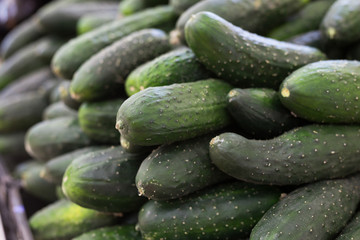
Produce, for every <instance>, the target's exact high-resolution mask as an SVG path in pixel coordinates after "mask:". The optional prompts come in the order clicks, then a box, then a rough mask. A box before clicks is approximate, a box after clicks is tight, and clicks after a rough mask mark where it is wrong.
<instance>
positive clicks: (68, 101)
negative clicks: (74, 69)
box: [57, 80, 81, 111]
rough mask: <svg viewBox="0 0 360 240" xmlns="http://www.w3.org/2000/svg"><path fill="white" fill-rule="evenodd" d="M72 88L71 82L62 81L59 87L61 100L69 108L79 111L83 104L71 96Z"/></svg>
mask: <svg viewBox="0 0 360 240" xmlns="http://www.w3.org/2000/svg"><path fill="white" fill-rule="evenodd" d="M70 86H71V82H70V81H68V80H63V81H61V82H60V84H59V85H58V86H57V87H58V88H59V94H60V100H61V101H62V102H63V103H64V104H65V105H66V106H68V107H69V108H71V109H74V110H76V111H77V110H78V109H79V107H80V105H81V102H80V101H78V100H77V99H74V98H73V97H72V96H71V93H70Z"/></svg>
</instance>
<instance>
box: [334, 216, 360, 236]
mask: <svg viewBox="0 0 360 240" xmlns="http://www.w3.org/2000/svg"><path fill="white" fill-rule="evenodd" d="M359 237H360V212H359V211H358V212H357V213H356V214H355V216H353V217H352V219H351V220H350V221H349V222H348V223H347V224H346V226H345V227H344V228H343V230H342V231H341V233H340V235H339V236H338V237H337V238H335V240H355V239H359Z"/></svg>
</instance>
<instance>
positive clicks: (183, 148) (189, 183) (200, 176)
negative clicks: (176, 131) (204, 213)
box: [135, 135, 229, 200]
mask: <svg viewBox="0 0 360 240" xmlns="http://www.w3.org/2000/svg"><path fill="white" fill-rule="evenodd" d="M212 137H213V135H208V136H205V137H200V138H195V139H191V140H188V141H183V142H177V143H173V144H168V145H162V146H160V147H159V148H157V149H156V150H154V151H153V152H152V153H151V154H150V155H149V156H148V157H147V158H146V159H145V160H144V161H143V162H142V163H141V165H140V168H139V170H138V172H137V174H136V178H135V183H136V187H137V188H138V191H139V194H140V195H143V196H145V197H147V198H149V199H154V200H170V199H175V198H180V197H183V196H185V195H188V194H190V193H192V192H195V191H197V190H200V189H203V188H205V187H207V186H211V185H215V184H216V183H219V182H223V181H225V180H228V179H229V176H227V175H225V174H224V173H223V172H221V171H219V170H218V169H217V168H216V167H215V165H213V164H212V163H211V160H210V156H209V141H210V140H211V138H212Z"/></svg>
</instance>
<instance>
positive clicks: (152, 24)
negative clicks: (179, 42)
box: [52, 6, 176, 79]
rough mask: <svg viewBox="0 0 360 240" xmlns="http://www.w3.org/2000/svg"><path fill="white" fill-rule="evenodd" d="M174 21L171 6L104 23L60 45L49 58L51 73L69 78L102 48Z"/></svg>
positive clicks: (167, 25)
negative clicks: (141, 31) (128, 36)
mask: <svg viewBox="0 0 360 240" xmlns="http://www.w3.org/2000/svg"><path fill="white" fill-rule="evenodd" d="M144 19H146V21H144ZM175 19H176V15H175V13H174V10H173V9H172V7H170V6H161V7H155V8H151V9H148V10H145V11H141V12H139V13H136V14H134V15H132V16H129V17H126V18H123V19H119V20H117V21H114V22H110V23H107V24H104V25H103V26H101V27H99V28H97V29H94V30H93V31H91V32H88V33H85V34H83V35H80V36H78V37H76V38H74V39H72V40H70V41H69V42H68V43H66V44H64V46H62V47H61V48H60V49H59V50H58V51H57V52H56V54H55V56H54V58H53V59H52V68H53V71H54V73H55V74H56V75H58V76H59V77H62V78H64V79H72V77H73V74H74V73H75V71H76V70H77V69H78V68H79V67H80V66H81V65H82V64H83V63H84V62H85V61H86V60H88V59H89V58H90V57H91V56H92V55H94V54H95V53H97V52H99V51H100V50H101V49H103V48H104V47H106V46H108V45H110V44H112V43H114V42H115V41H117V40H119V39H121V38H123V37H124V36H126V35H129V34H130V33H132V32H136V31H138V30H141V29H145V28H167V27H169V26H170V27H171V26H173V22H174V21H175Z"/></svg>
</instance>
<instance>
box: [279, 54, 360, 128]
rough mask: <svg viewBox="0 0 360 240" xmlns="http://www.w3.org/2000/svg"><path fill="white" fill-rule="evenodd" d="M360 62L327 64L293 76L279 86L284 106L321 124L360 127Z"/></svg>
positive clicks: (309, 67) (322, 62) (310, 66)
mask: <svg viewBox="0 0 360 240" xmlns="http://www.w3.org/2000/svg"><path fill="white" fill-rule="evenodd" d="M359 90H360V62H359V61H349V60H328V61H320V62H316V63H313V64H309V65H307V66H304V67H302V68H300V69H299V70H297V71H295V72H293V73H292V74H291V75H290V76H289V77H287V78H286V79H285V80H284V81H283V83H282V84H281V86H280V90H279V95H280V100H281V103H282V104H283V105H284V106H285V107H286V108H288V109H289V110H290V111H291V112H293V113H294V114H295V115H296V116H298V117H301V118H304V119H307V120H309V121H312V122H318V123H360V103H359V101H358V100H359Z"/></svg>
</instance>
